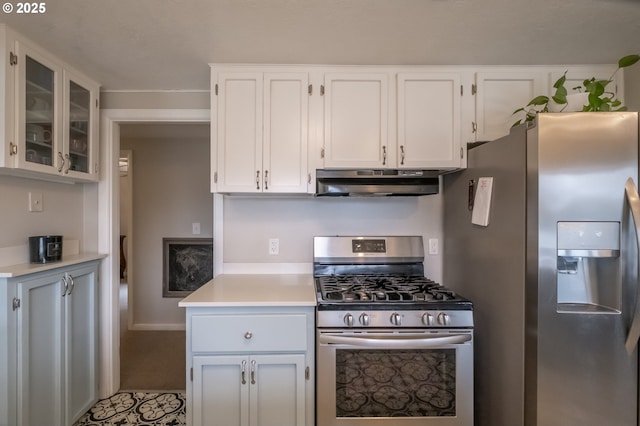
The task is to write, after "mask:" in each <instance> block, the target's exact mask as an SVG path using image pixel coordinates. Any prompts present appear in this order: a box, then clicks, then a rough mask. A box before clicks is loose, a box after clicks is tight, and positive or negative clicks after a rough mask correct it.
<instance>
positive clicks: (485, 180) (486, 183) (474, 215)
mask: <svg viewBox="0 0 640 426" xmlns="http://www.w3.org/2000/svg"><path fill="white" fill-rule="evenodd" d="M492 190H493V178H492V177H481V178H479V179H478V186H477V187H476V195H475V198H474V200H473V211H472V212H471V223H473V224H475V225H480V226H488V225H489V213H490V211H491V192H492Z"/></svg>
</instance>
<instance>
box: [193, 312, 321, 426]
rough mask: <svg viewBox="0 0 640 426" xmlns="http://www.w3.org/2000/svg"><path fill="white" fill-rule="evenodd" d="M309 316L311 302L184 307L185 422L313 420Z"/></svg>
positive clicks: (265, 424)
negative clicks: (307, 304) (300, 305)
mask: <svg viewBox="0 0 640 426" xmlns="http://www.w3.org/2000/svg"><path fill="white" fill-rule="evenodd" d="M239 309H240V310H239ZM313 318H314V313H313V308H290V307H280V308H188V309H187V364H188V365H187V370H188V372H189V374H188V377H187V423H188V424H189V425H192V426H196V425H197V426H205V425H206V426H303V425H307V426H311V425H313V424H314V387H315V385H314V378H313V375H312V374H311V372H313V371H314V350H313V336H314V332H313V330H314V319H313Z"/></svg>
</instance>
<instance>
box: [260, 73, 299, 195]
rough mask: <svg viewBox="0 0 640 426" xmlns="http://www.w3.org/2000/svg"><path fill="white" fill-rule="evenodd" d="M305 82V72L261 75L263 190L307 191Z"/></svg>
mask: <svg viewBox="0 0 640 426" xmlns="http://www.w3.org/2000/svg"><path fill="white" fill-rule="evenodd" d="M308 86H309V76H308V75H307V74H306V73H267V74H265V75H264V120H263V123H264V134H263V159H262V165H263V182H262V187H263V190H264V191H265V192H307V173H308V169H307V146H308V133H309V132H308V121H309V115H308V111H309V94H308Z"/></svg>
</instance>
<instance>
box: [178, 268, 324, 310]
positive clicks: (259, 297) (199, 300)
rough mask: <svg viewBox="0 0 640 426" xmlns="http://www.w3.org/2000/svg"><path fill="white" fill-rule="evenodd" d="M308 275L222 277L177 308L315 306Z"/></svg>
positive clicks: (313, 289) (314, 295)
mask: <svg viewBox="0 0 640 426" xmlns="http://www.w3.org/2000/svg"><path fill="white" fill-rule="evenodd" d="M315 305H316V290H315V285H314V282H313V275H311V274H259V275H245V274H237V275H236V274H226V275H225V274H223V275H218V276H217V277H215V278H214V279H213V280H211V281H209V282H208V283H206V284H205V285H203V286H202V287H200V288H199V289H198V290H196V291H194V292H193V293H191V294H190V295H189V296H187V297H186V298H185V299H183V300H181V301H180V303H179V304H178V306H180V307H182V308H191V307H225V306H315Z"/></svg>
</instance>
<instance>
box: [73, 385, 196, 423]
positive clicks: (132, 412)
mask: <svg viewBox="0 0 640 426" xmlns="http://www.w3.org/2000/svg"><path fill="white" fill-rule="evenodd" d="M186 423H187V420H186V415H185V395H184V393H181V392H162V393H160V392H157V393H149V392H118V393H117V394H115V395H113V396H112V397H110V398H106V399H101V400H100V401H98V402H97V403H96V405H94V406H93V407H92V408H91V410H89V411H88V412H87V413H86V414H85V415H84V416H82V417H81V418H80V420H78V421H77V422H76V423H75V425H74V426H134V425H135V426H185V425H186Z"/></svg>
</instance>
